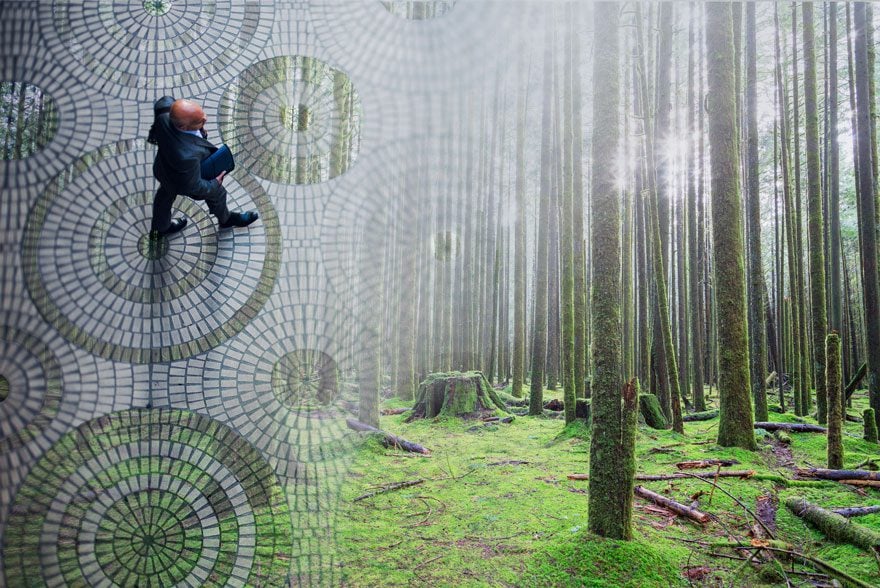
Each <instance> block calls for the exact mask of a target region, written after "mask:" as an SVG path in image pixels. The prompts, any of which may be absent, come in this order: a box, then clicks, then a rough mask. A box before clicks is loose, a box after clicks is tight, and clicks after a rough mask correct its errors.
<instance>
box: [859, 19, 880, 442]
mask: <svg viewBox="0 0 880 588" xmlns="http://www.w3.org/2000/svg"><path fill="white" fill-rule="evenodd" d="M866 10H867V7H866V3H865V2H857V3H856V4H855V14H854V18H853V20H854V21H855V27H856V31H855V32H856V35H855V37H856V39H855V41H856V42H855V56H854V57H855V71H856V104H857V116H858V148H859V150H858V154H859V155H858V158H859V201H860V206H859V210H858V217H859V235H860V244H861V246H860V250H861V260H862V291H863V297H864V308H865V326H866V330H867V342H868V346H867V352H868V353H867V363H868V398H869V402H870V405H871V408H873V409H874V413H875V414H874V418H875V419H878V421H877V422H878V425H880V297H878V278H877V229H876V210H875V205H876V202H875V195H874V171H873V169H872V163H871V162H872V157H871V128H872V127H871V120H870V114H871V104H870V92H869V90H870V88H869V86H870V82H869V79H870V76H869V69H868V48H867V44H868V32H867V28H868V25H869V23H868V21H867V14H866Z"/></svg>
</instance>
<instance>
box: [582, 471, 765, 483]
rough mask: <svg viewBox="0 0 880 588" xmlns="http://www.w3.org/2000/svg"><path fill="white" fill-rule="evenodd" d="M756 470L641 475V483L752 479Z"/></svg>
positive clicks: (587, 475)
mask: <svg viewBox="0 0 880 588" xmlns="http://www.w3.org/2000/svg"><path fill="white" fill-rule="evenodd" d="M754 475H755V470H733V471H727V472H717V473H716V472H700V473H697V474H690V473H688V474H639V475H637V476H636V480H637V481H639V482H662V481H665V480H684V479H687V478H693V477H697V478H751V477H752V476H754ZM568 479H569V480H589V479H590V474H568Z"/></svg>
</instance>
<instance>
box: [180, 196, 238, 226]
mask: <svg viewBox="0 0 880 588" xmlns="http://www.w3.org/2000/svg"><path fill="white" fill-rule="evenodd" d="M190 198H192V196H190ZM193 200H204V201H205V203H206V204H207V205H208V210H210V211H211V214H213V215H214V216H216V217H217V222H219V223H225V222H226V221H227V220H229V209H228V208H227V207H226V190H223V189H221V190H218V191H217V192H216V193H214V194H211V195H210V196H206V197H205V198H203V199H202V198H193Z"/></svg>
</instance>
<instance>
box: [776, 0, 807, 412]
mask: <svg viewBox="0 0 880 588" xmlns="http://www.w3.org/2000/svg"><path fill="white" fill-rule="evenodd" d="M774 23H775V25H776V26H775V33H776V34H775V45H776V94H777V104H778V108H779V116H778V120H779V133H778V135H779V143H780V165H781V167H782V195H783V208H784V217H783V218H784V219H785V244H786V246H787V248H788V276H789V292H790V299H791V305H790V308H791V311H790V312H791V313H790V314H787V316H788V317H789V323H790V328H789V331H790V333H791V336H790V338H789V341H790V350H791V352H790V353H788V357H790V358H791V359H790V361H789V365H790V367H791V374H790V375H791V378H790V380H791V389H792V394H793V397H794V411H795V414H796V415H798V416H801V415H803V414H804V413H805V410H804V408H803V402H802V400H803V396H802V394H801V386H802V384H803V382H802V375H803V374H802V371H801V365H802V362H801V353H802V351H801V334H802V333H801V329H800V325H801V322H800V320H799V318H798V315H799V314H800V312H799V311H800V309H801V304H800V297H801V293H802V290H801V289H800V288H799V287H798V279H797V276H798V274H799V270H798V267H799V265H800V262H799V260H798V259H799V258H798V256H797V248H796V246H795V241H796V233H797V222H796V219H795V213H794V209H795V205H794V203H793V202H792V201H793V200H794V198H795V196H794V195H793V194H792V182H791V163H790V157H789V133H788V107H787V101H786V92H785V80H784V77H783V73H782V52H781V47H780V40H779V15H778V12H777V11H774ZM783 312H785V311H784V310H783Z"/></svg>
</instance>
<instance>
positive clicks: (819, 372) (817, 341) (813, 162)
mask: <svg viewBox="0 0 880 588" xmlns="http://www.w3.org/2000/svg"><path fill="white" fill-rule="evenodd" d="M801 6H802V10H803V17H804V26H803V37H804V107H805V108H804V112H805V115H806V120H805V121H804V127H805V129H806V133H807V195H808V203H809V204H808V206H809V219H808V221H809V223H808V224H809V234H810V318H811V324H812V328H813V359H814V361H813V370H814V374H815V376H814V381H815V383H816V406H817V409H818V412H819V422H820V423H824V422H825V417H826V414H827V410H828V409H827V404H826V397H825V374H824V370H825V334H826V331H827V328H828V327H827V324H828V321H827V315H826V311H825V234H824V226H825V221H824V219H823V214H822V161H821V160H820V157H819V109H818V107H817V105H816V103H817V94H816V48H815V44H816V42H815V33H814V28H813V3H812V2H804V3H803V4H802V5H801Z"/></svg>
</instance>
